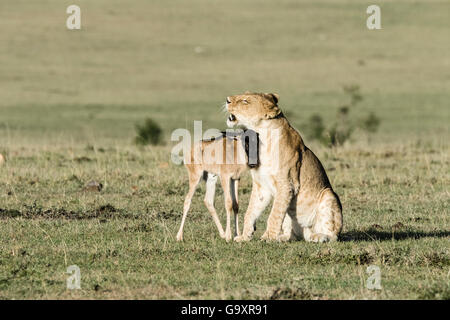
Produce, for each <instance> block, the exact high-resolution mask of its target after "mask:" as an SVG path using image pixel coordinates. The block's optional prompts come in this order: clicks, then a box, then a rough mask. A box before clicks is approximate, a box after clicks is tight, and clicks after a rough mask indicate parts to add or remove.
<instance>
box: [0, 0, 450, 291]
mask: <svg viewBox="0 0 450 320" xmlns="http://www.w3.org/2000/svg"><path fill="white" fill-rule="evenodd" d="M76 3H77V4H78V5H79V6H80V7H81V10H82V30H80V31H69V30H67V29H66V28H65V20H66V17H67V15H66V13H65V9H66V7H67V6H68V5H70V4H72V2H69V1H56V0H48V1H43V0H40V1H32V2H31V1H17V0H2V1H1V3H0V30H1V31H0V61H1V63H0V153H1V154H3V155H4V156H5V157H6V160H7V161H6V162H5V164H4V165H3V166H1V167H0V298H3V299H23V298H26V299H36V298H39V299H50V298H57V299H72V298H76V299H78V298H100V299H103V298H106V299H108V298H125V299H128V298H138V299H141V298H145V299H147V298H160V299H166V298H167V299H179V298H187V299H190V298H201V299H202V298H213V299H217V298H218V299H230V298H243V299H247V298H249V299H260V298H263V299H265V298H286V299H291V298H293V299H418V298H420V299H422V298H423V299H428V298H431V299H449V298H450V273H449V271H450V258H449V240H450V214H449V207H450V202H449V198H450V193H449V185H450V170H449V161H450V159H449V156H450V152H449V150H450V149H449V138H450V131H449V122H450V111H449V110H450V109H449V101H450V91H449V88H450V56H449V52H450V42H449V41H448V39H449V38H450V29H449V27H450V22H449V21H450V14H449V12H450V4H449V3H448V1H430V0H422V1H406V0H405V1H395V2H393V1H377V4H379V5H380V7H381V10H382V27H383V29H382V30H376V31H369V30H367V28H366V26H365V23H366V22H365V19H366V17H367V15H366V13H365V10H366V8H367V6H368V5H370V4H373V1H370V2H368V1H356V0H355V1H339V2H338V1H331V0H329V1H312V0H311V1H294V0H290V1H287V0H283V1H276V2H275V1H273V2H269V1H256V0H254V1H238V0H232V1H226V2H225V1H220V2H219V1H207V0H195V1H170V2H168V1H151V2H150V1H144V0H142V1H139V0H133V1H127V2H124V1H106V0H97V1H95V2H94V1H86V0H80V1H76ZM349 84H356V85H359V86H360V87H361V93H362V95H363V101H362V102H361V103H360V104H359V105H358V107H357V108H356V110H354V111H352V112H353V115H354V116H355V117H359V116H361V115H363V114H365V113H366V112H367V111H373V112H375V114H376V115H377V116H378V117H379V118H380V119H381V124H380V128H379V130H378V132H377V133H375V134H371V135H367V134H365V133H363V132H357V133H356V134H354V135H353V137H352V139H351V140H350V141H348V142H347V143H345V144H344V145H342V146H339V147H337V148H334V149H329V148H326V147H323V146H321V145H320V144H318V143H316V142H314V141H311V139H308V137H304V138H305V141H306V144H307V145H308V146H310V147H311V148H312V150H313V151H314V152H315V153H316V154H317V155H318V156H319V158H320V159H321V160H322V162H323V164H324V166H325V168H326V169H327V172H328V175H329V177H330V179H331V181H332V184H333V186H334V188H335V190H336V192H337V193H338V194H339V196H340V198H341V201H342V203H343V207H344V229H343V233H342V237H341V240H342V241H340V242H337V243H330V244H312V243H305V242H303V241H300V242H290V243H263V242H260V241H259V240H258V238H259V236H260V235H261V234H262V232H263V231H264V228H265V220H266V218H267V212H266V213H265V214H264V215H263V216H262V217H261V219H260V220H259V222H258V224H257V231H256V234H255V238H254V240H253V241H251V242H249V243H239V244H238V243H226V242H225V241H223V240H222V239H220V238H219V235H218V232H217V230H216V229H215V226H214V225H213V223H212V219H211V217H210V216H209V214H208V213H207V210H206V208H205V207H204V205H203V201H202V199H203V193H204V185H201V187H200V188H199V189H198V191H197V193H196V196H195V197H194V201H193V206H192V211H191V213H190V215H189V216H188V220H187V226H186V229H185V241H184V242H183V243H177V242H176V241H175V234H176V231H177V229H178V226H179V223H180V218H181V212H182V205H183V199H184V195H185V193H186V191H187V174H186V172H185V169H184V168H183V167H182V166H177V165H175V164H173V163H171V162H170V150H171V148H172V146H173V143H172V142H170V134H171V132H172V130H173V129H175V128H180V127H181V128H187V129H190V130H192V128H193V121H194V120H203V128H204V129H207V128H219V129H223V128H225V118H226V115H225V114H224V113H222V112H221V109H220V107H221V105H222V103H223V102H224V99H225V97H226V96H227V95H230V94H235V93H241V92H243V91H245V90H255V91H262V92H277V93H279V94H280V96H281V99H280V106H281V107H282V108H283V110H285V111H286V114H287V117H288V119H289V120H290V121H291V122H292V123H293V124H294V126H295V127H297V128H298V129H299V131H300V132H302V124H303V123H304V121H305V120H306V119H307V118H308V117H309V116H310V115H311V114H312V113H319V114H321V115H322V116H323V117H324V119H325V120H326V121H329V120H332V119H333V117H334V115H335V113H336V108H337V106H339V105H340V104H341V103H343V102H344V100H345V99H346V97H345V96H344V95H343V93H342V86H344V85H349ZM145 117H151V118H153V119H155V120H157V121H158V122H159V123H160V124H161V126H162V127H163V129H164V141H165V145H161V146H148V147H143V148H142V147H138V146H135V145H134V144H133V138H134V136H135V130H134V125H135V123H137V122H139V121H142V120H143V119H144V118H145ZM91 180H95V181H98V182H100V183H101V184H102V185H103V188H102V189H101V191H100V192H98V191H86V190H85V189H84V187H85V185H86V184H87V183H88V182H89V181H91ZM250 192H251V181H250V177H249V176H246V177H245V178H244V179H243V180H242V183H241V188H240V203H241V213H243V212H244V211H245V209H246V206H247V203H248V199H249V195H250ZM216 207H217V208H218V210H219V211H220V212H221V216H222V218H223V217H224V209H223V201H222V194H221V191H220V192H218V194H217V204H216ZM70 265H78V266H79V267H80V269H81V289H80V290H67V289H66V279H67V277H68V274H66V273H65V272H66V269H67V267H68V266H70ZM369 265H376V266H379V267H380V270H381V285H382V289H381V290H369V289H367V288H366V281H367V278H368V277H369V275H368V274H367V273H366V268H367V267H368V266H369Z"/></svg>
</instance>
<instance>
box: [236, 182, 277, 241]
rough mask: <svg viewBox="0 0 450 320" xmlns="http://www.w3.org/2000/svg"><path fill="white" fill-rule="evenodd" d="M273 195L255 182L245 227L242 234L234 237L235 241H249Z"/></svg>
mask: <svg viewBox="0 0 450 320" xmlns="http://www.w3.org/2000/svg"><path fill="white" fill-rule="evenodd" d="M271 199H272V195H271V193H270V191H269V190H267V189H264V188H262V187H261V186H260V185H259V184H258V183H253V186H252V193H251V195H250V203H249V204H248V208H247V211H246V212H245V216H244V229H243V231H242V234H241V235H240V236H237V237H235V238H234V240H235V241H237V242H241V241H249V240H250V239H251V238H252V235H253V232H254V231H255V223H256V220H257V219H258V218H259V216H260V215H261V213H263V211H264V209H266V207H267V205H268V204H269V202H270V200H271Z"/></svg>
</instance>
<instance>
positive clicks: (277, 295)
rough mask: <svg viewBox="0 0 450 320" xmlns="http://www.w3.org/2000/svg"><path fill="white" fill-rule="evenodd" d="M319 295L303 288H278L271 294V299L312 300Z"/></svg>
mask: <svg viewBox="0 0 450 320" xmlns="http://www.w3.org/2000/svg"><path fill="white" fill-rule="evenodd" d="M317 298H319V296H317V295H314V294H312V293H310V292H308V291H307V290H304V289H302V288H276V289H274V290H273V292H272V294H271V295H270V297H269V299H270V300H311V299H317Z"/></svg>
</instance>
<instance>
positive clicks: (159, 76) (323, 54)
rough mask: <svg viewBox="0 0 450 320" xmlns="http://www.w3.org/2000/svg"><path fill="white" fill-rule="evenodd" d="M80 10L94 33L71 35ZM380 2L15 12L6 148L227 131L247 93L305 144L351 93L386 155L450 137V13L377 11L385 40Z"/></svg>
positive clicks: (139, 1) (7, 73)
mask: <svg viewBox="0 0 450 320" xmlns="http://www.w3.org/2000/svg"><path fill="white" fill-rule="evenodd" d="M74 3H75V4H77V5H78V6H80V8H81V30H68V29H67V28H66V19H67V17H68V16H69V15H68V14H66V8H67V7H68V6H69V5H71V4H74ZM371 4H373V1H334V0H328V1H297V0H281V1H276V2H275V1H261V0H246V1H241V0H239V1H238V0H230V1H218V0H212V1H211V0H192V1H181V0H174V1H162V0H153V1H144V0H130V1H116V0H96V1H85V0H77V1H58V0H39V1H26V0H2V1H1V3H0V30H1V31H0V97H1V99H0V143H1V144H2V145H4V146H5V145H28V144H33V145H35V144H36V143H37V144H46V145H65V144H67V141H68V140H67V139H70V141H72V143H77V142H80V143H81V142H82V143H95V142H96V141H97V142H98V141H99V139H101V140H102V144H104V145H108V144H115V145H120V144H130V143H131V142H132V141H133V137H134V136H135V135H136V133H135V131H136V129H135V125H136V123H139V122H140V121H143V119H145V118H147V117H149V118H152V119H153V120H155V121H156V122H158V124H159V125H160V126H161V129H162V135H161V137H162V138H161V139H162V141H163V142H168V141H170V133H171V131H172V130H173V129H175V128H180V127H181V128H187V129H190V130H192V128H193V120H203V121H204V124H203V127H204V128H210V127H215V128H219V129H223V128H225V119H226V115H225V114H224V113H222V111H221V105H222V104H223V102H224V100H225V97H226V96H227V95H232V94H238V93H242V92H244V91H246V90H250V91H257V92H276V93H278V94H279V95H280V106H281V107H282V108H283V110H284V111H285V113H286V115H287V117H288V119H289V120H290V121H291V122H292V123H293V124H294V125H295V126H296V127H297V129H299V130H300V132H301V133H302V131H303V130H302V127H303V125H304V124H305V123H306V122H308V119H310V118H311V116H313V115H315V114H318V115H320V117H321V118H322V119H321V121H322V123H323V124H324V125H325V126H327V123H329V121H332V120H335V119H336V115H337V114H339V113H340V111H339V108H340V107H342V106H345V105H346V104H347V105H348V103H349V102H348V101H349V99H351V94H352V93H350V96H349V93H348V90H347V91H346V89H345V88H349V87H350V88H356V90H357V92H356V94H357V95H358V96H360V97H361V99H358V103H357V105H356V103H355V106H354V107H352V108H351V117H352V119H354V120H352V121H358V119H365V117H366V116H367V115H368V114H371V113H372V114H373V115H374V116H375V117H376V120H377V121H378V122H377V121H376V122H377V123H378V124H379V125H378V126H376V127H377V128H375V130H373V131H374V133H373V134H371V135H372V138H371V141H372V142H373V143H378V142H379V143H385V142H387V143H394V142H396V141H399V142H402V141H404V140H405V139H412V140H415V139H418V138H421V139H424V138H426V137H429V138H431V139H436V138H438V139H440V138H439V137H441V138H442V139H444V140H445V139H448V138H449V126H448V123H449V120H450V116H449V115H450V113H449V109H450V108H449V101H450V91H449V88H450V55H449V52H450V41H449V39H450V30H449V21H450V14H449V12H450V3H449V2H448V1H436V0H427V1H424V0H422V1H409V0H400V1H395V2H393V1H377V4H378V5H379V6H380V8H381V24H382V30H368V29H367V27H366V19H367V17H368V16H369V15H368V14H367V13H366V8H367V7H368V6H369V5H371ZM341 111H342V110H341ZM344 113H345V110H344ZM352 139H356V140H358V139H359V138H358V137H357V136H355V135H353V138H352Z"/></svg>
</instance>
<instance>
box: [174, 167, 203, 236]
mask: <svg viewBox="0 0 450 320" xmlns="http://www.w3.org/2000/svg"><path fill="white" fill-rule="evenodd" d="M202 173H203V172H197V171H188V174H189V191H188V193H187V195H186V198H185V199H184V207H183V218H182V219H181V225H180V229H179V230H178V233H177V241H183V228H184V223H185V222H186V216H187V213H188V211H189V208H190V206H191V201H192V196H193V195H194V193H195V189H196V188H197V185H198V183H199V182H200V178H201V177H202Z"/></svg>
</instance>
